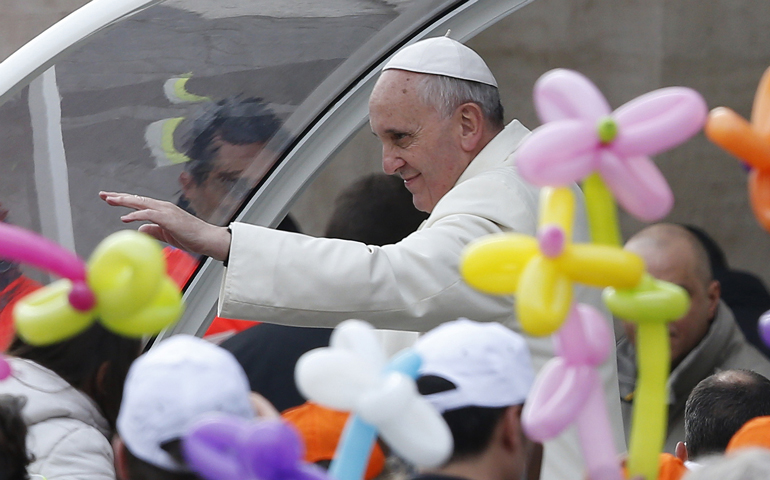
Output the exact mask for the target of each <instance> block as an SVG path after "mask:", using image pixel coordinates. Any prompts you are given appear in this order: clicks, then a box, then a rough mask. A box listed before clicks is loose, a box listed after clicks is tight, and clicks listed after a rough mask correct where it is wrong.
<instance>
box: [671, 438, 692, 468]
mask: <svg viewBox="0 0 770 480" xmlns="http://www.w3.org/2000/svg"><path fill="white" fill-rule="evenodd" d="M674 454H675V456H676V458H678V459H679V460H681V461H682V463H684V462H686V461H687V460H689V459H690V454H689V453H687V444H686V443H684V442H677V443H676V449H675V450H674Z"/></svg>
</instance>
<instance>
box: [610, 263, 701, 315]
mask: <svg viewBox="0 0 770 480" xmlns="http://www.w3.org/2000/svg"><path fill="white" fill-rule="evenodd" d="M602 299H603V300H604V303H605V305H607V308H608V309H609V310H610V312H612V314H613V315H615V316H616V317H618V318H622V319H624V320H629V321H632V322H636V323H640V324H641V323H646V324H665V323H668V322H672V321H674V320H678V319H679V318H681V317H682V316H683V315H684V314H685V313H687V310H689V308H690V297H689V296H688V295H687V291H685V289H683V288H682V287H680V286H679V285H675V284H673V283H669V282H664V281H662V280H658V279H656V278H653V277H652V276H650V274H648V273H645V274H644V276H643V277H642V281H641V282H639V285H637V286H636V287H634V288H629V289H615V288H613V287H608V288H606V289H604V292H602Z"/></svg>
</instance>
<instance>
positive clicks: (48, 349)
mask: <svg viewBox="0 0 770 480" xmlns="http://www.w3.org/2000/svg"><path fill="white" fill-rule="evenodd" d="M139 352H140V341H139V340H136V339H128V338H125V337H121V336H119V335H117V334H115V333H112V332H110V331H108V330H106V329H105V328H104V327H102V326H101V325H100V324H98V323H95V324H94V325H93V326H91V327H90V328H88V329H87V330H86V331H84V332H83V333H81V334H79V335H77V336H75V337H72V338H70V339H68V340H65V341H63V342H60V343H56V344H53V345H48V346H42V347H40V346H34V345H29V344H27V343H25V342H24V341H23V340H21V339H19V338H15V339H14V341H13V342H12V344H11V346H10V348H9V349H8V351H7V354H8V355H9V357H8V362H9V363H10V366H11V372H12V373H11V376H10V377H9V378H7V379H5V380H4V381H2V382H0V394H11V395H15V396H23V397H26V399H27V403H26V405H25V406H24V409H23V411H22V416H23V419H24V423H25V425H26V428H27V429H28V434H27V435H28V438H27V448H28V449H29V451H30V453H31V454H32V456H33V458H34V460H33V461H32V463H31V464H30V465H29V467H28V471H29V473H30V474H36V475H42V476H43V477H45V478H51V479H56V478H77V479H79V480H114V479H115V468H114V461H113V453H112V448H111V445H110V440H111V438H112V435H113V433H114V429H115V421H116V419H117V416H118V410H119V408H120V399H121V397H122V395H123V383H124V381H125V378H126V374H127V373H128V368H129V366H130V365H131V362H132V361H133V360H134V359H135V358H136V357H137V356H138V355H139Z"/></svg>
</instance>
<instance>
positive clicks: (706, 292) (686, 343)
mask: <svg viewBox="0 0 770 480" xmlns="http://www.w3.org/2000/svg"><path fill="white" fill-rule="evenodd" d="M655 227H657V226H653V227H650V228H655ZM668 227H671V228H681V227H678V226H673V225H672V226H667V228H668ZM683 235H684V234H683ZM693 241H697V240H694V239H693ZM625 249H626V250H628V251H631V252H634V253H637V254H638V255H640V256H641V257H642V258H643V259H644V262H645V264H646V266H647V271H648V272H649V273H650V275H652V276H653V277H655V278H657V279H659V280H664V281H667V282H671V283H674V284H676V285H679V286H680V287H682V288H684V289H685V290H686V291H687V294H688V295H689V296H690V309H689V310H688V311H687V313H686V314H685V315H684V316H683V317H682V318H680V319H679V320H677V321H675V322H671V323H669V324H668V331H669V339H670V341H671V366H672V369H673V368H674V367H676V365H678V364H679V362H681V361H682V360H683V359H684V358H685V357H686V356H687V354H688V353H690V352H691V351H692V349H693V348H695V347H696V346H697V345H698V344H699V343H700V342H701V340H703V337H705V336H706V334H707V333H708V330H709V327H710V326H711V321H712V320H713V318H714V316H715V315H716V311H717V307H718V305H719V293H720V291H719V282H717V281H715V280H713V279H710V278H706V277H707V276H708V275H706V274H704V273H703V269H702V268H701V269H699V268H698V262H699V261H704V260H705V261H708V259H707V258H706V259H703V258H700V259H699V257H698V256H697V255H696V254H695V253H694V251H693V244H692V243H691V242H690V241H689V240H688V239H687V238H686V237H673V238H668V239H666V240H665V243H659V242H656V241H654V240H651V239H650V238H647V237H641V238H637V237H634V238H632V239H631V240H629V242H628V243H627V244H626V246H625ZM624 326H625V330H626V334H627V335H628V337H629V340H631V341H632V342H634V341H635V338H636V328H635V325H634V324H632V323H625V324H624Z"/></svg>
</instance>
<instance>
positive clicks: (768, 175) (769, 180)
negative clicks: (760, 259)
mask: <svg viewBox="0 0 770 480" xmlns="http://www.w3.org/2000/svg"><path fill="white" fill-rule="evenodd" d="M749 200H750V202H751V209H752V210H753V211H754V216H755V217H756V218H757V221H758V222H759V224H760V225H762V228H764V229H765V230H767V231H768V232H770V171H768V170H752V171H751V173H749Z"/></svg>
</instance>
